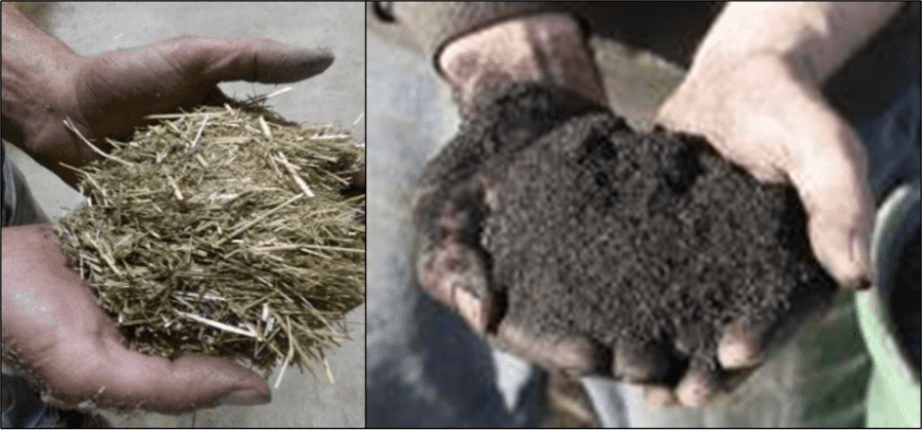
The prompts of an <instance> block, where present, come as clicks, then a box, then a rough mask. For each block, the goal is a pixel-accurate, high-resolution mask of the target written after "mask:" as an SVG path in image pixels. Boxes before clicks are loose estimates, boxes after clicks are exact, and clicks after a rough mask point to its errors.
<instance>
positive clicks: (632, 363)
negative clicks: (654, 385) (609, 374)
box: [612, 343, 673, 383]
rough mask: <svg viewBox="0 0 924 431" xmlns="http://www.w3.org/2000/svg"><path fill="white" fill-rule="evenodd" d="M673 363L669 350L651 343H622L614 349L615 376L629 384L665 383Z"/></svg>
mask: <svg viewBox="0 0 924 431" xmlns="http://www.w3.org/2000/svg"><path fill="white" fill-rule="evenodd" d="M672 363H673V357H672V355H671V353H670V351H669V350H668V349H666V348H664V347H662V346H659V345H655V344H651V343H647V344H638V343H622V344H620V345H618V346H617V347H615V348H614V349H613V370H612V371H613V376H614V377H616V378H617V379H624V380H626V381H629V382H634V383H644V382H664V381H665V380H666V379H667V378H668V375H669V374H670V371H671V365H672Z"/></svg>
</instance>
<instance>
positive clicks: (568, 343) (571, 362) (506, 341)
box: [488, 320, 610, 374]
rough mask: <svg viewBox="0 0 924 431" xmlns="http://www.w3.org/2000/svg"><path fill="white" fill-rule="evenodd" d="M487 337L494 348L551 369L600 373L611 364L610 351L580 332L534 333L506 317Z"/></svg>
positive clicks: (577, 372)
mask: <svg viewBox="0 0 924 431" xmlns="http://www.w3.org/2000/svg"><path fill="white" fill-rule="evenodd" d="M488 340H489V341H490V342H491V344H492V345H494V346H495V347H497V348H499V349H501V350H505V351H507V352H510V353H513V354H514V355H517V356H519V357H521V358H525V359H527V360H529V361H531V362H533V363H535V364H537V365H539V366H542V367H544V368H546V369H550V370H564V371H566V372H569V373H572V374H588V373H595V372H597V373H599V372H601V371H602V369H603V368H604V365H603V364H606V363H609V361H610V358H609V353H608V352H606V351H605V350H604V349H602V348H601V347H600V346H599V345H598V344H597V343H594V342H593V341H592V340H590V339H589V338H586V337H583V336H580V335H566V334H552V333H544V334H539V333H533V332H531V331H529V330H527V329H525V328H523V327H522V326H520V325H517V324H514V323H512V322H509V321H507V320H504V321H501V322H500V325H499V326H498V328H497V332H496V334H494V335H492V336H489V337H488Z"/></svg>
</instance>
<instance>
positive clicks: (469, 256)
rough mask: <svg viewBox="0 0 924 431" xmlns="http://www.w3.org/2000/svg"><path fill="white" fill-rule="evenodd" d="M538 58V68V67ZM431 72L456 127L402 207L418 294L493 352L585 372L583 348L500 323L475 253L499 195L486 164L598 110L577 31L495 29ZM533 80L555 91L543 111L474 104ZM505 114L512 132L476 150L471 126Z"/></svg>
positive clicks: (559, 24) (564, 22) (523, 25)
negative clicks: (458, 113)
mask: <svg viewBox="0 0 924 431" xmlns="http://www.w3.org/2000/svg"><path fill="white" fill-rule="evenodd" d="M539 52H542V53H543V54H542V55H541V57H542V58H544V59H545V60H546V61H548V63H545V64H543V62H542V61H539V58H538V57H540V55H539V54H538V53H539ZM438 64H439V65H440V68H441V70H442V73H443V75H444V77H445V78H446V80H447V81H448V83H449V85H450V86H451V87H452V88H453V90H454V93H455V95H456V98H457V100H458V102H459V103H460V105H461V110H462V113H463V116H465V117H466V119H465V124H464V125H463V126H462V128H461V130H460V131H459V133H458V135H457V136H456V138H455V139H453V141H452V142H450V143H449V144H447V145H446V146H445V147H444V149H443V150H442V151H441V152H440V154H439V155H437V157H436V158H434V159H433V160H432V161H431V162H430V163H429V165H428V166H427V169H426V171H425V173H424V174H423V176H422V178H421V180H420V182H419V186H418V188H417V190H416V194H415V197H414V202H413V204H412V207H413V211H414V222H415V225H416V227H417V232H418V235H417V245H416V246H415V249H416V250H415V253H416V265H417V276H418V280H419V282H420V285H421V287H422V288H423V289H424V290H426V291H427V292H429V293H430V294H431V295H433V296H434V297H435V298H436V299H437V300H439V301H441V302H442V303H443V304H445V305H447V306H449V307H450V308H452V309H454V310H456V311H457V312H458V313H459V314H460V315H461V316H462V317H463V318H464V319H465V320H466V321H467V322H468V323H469V325H470V326H471V327H472V328H473V329H474V330H475V331H476V332H477V333H478V334H481V335H484V336H485V337H486V338H487V340H488V341H489V342H490V343H492V344H494V345H495V346H497V347H499V348H501V349H503V350H507V351H510V352H512V353H514V354H517V355H518V356H520V357H522V358H524V359H527V360H530V361H532V362H534V363H538V364H541V365H544V366H546V367H548V368H553V369H567V370H573V371H575V372H583V371H587V370H589V369H593V368H595V367H596V366H597V365H598V364H597V361H596V360H597V359H598V358H597V355H596V349H595V347H594V344H593V343H591V342H590V340H588V339H585V338H583V337H576V336H571V335H565V334H535V333H530V332H528V331H526V330H524V328H523V327H522V325H518V324H517V323H516V322H512V321H511V320H510V319H503V317H504V316H503V315H502V310H500V308H502V307H501V306H500V305H499V304H497V301H496V299H497V298H495V295H494V293H492V290H491V286H490V280H489V275H488V274H487V272H486V269H487V268H486V262H487V256H486V254H485V252H484V250H482V249H481V247H480V245H479V242H480V239H479V235H480V223H481V221H482V220H483V219H484V217H486V216H487V211H488V210H489V205H490V203H491V202H490V201H491V199H492V198H491V196H492V194H493V193H494V191H496V189H497V187H499V186H500V184H497V183H496V181H495V180H493V179H492V178H491V174H490V165H491V163H494V162H502V161H503V159H504V158H505V157H509V156H510V155H511V154H512V153H513V152H516V151H518V150H519V149H522V148H524V147H526V146H528V145H529V144H530V143H531V140H532V139H535V138H536V137H538V136H541V135H542V134H543V133H544V132H545V131H547V130H549V129H550V128H552V127H554V126H555V125H556V124H558V123H559V122H560V121H563V120H564V119H565V118H567V117H568V116H570V115H575V114H577V113H579V112H583V111H586V110H588V109H602V106H603V104H604V103H605V100H606V96H605V94H604V92H603V85H602V83H601V82H600V78H599V72H598V71H597V69H596V65H595V64H594V62H593V60H592V56H591V55H590V52H589V51H588V49H587V46H586V44H585V43H584V41H583V36H582V35H581V32H580V30H579V28H578V26H577V24H576V23H575V22H574V20H573V19H571V18H569V17H567V16H563V15H541V16H534V17H531V18H528V19H522V20H516V21H509V22H505V23H501V24H497V25H494V26H492V27H488V28H486V29H484V30H481V31H478V32H475V33H472V34H469V35H466V36H465V37H463V38H460V39H458V40H455V41H453V42H452V43H450V44H449V45H448V46H446V48H445V49H444V50H443V51H442V54H441V55H440V57H439V59H438ZM544 68H547V69H544ZM536 81H542V82H546V83H553V84H555V85H557V86H559V88H560V89H561V90H563V91H562V92H561V93H559V94H556V95H550V99H549V101H548V104H547V106H548V107H549V110H550V112H515V111H516V110H515V109H514V110H513V111H512V112H508V113H505V112H504V109H502V108H501V107H498V106H495V105H492V104H491V103H483V102H491V101H490V100H487V101H486V100H483V99H485V97H486V96H485V95H486V94H489V93H490V91H491V90H492V89H497V88H501V87H504V86H505V85H507V86H509V85H511V84H512V83H524V82H525V83H529V82H536ZM487 106H491V107H490V108H486V107H487ZM508 114H509V115H510V116H517V118H518V120H511V118H512V117H505V120H507V123H508V124H516V125H515V126H513V127H510V128H509V130H502V129H500V128H499V129H498V130H496V133H495V134H494V135H493V138H494V139H493V140H491V141H490V142H483V141H479V138H478V137H477V136H478V131H477V130H475V128H477V127H479V126H476V125H477V124H480V125H482V126H484V125H489V124H492V122H497V123H500V121H499V119H500V117H502V116H504V115H508ZM491 118H494V120H492V119H491ZM492 161H493V162H492Z"/></svg>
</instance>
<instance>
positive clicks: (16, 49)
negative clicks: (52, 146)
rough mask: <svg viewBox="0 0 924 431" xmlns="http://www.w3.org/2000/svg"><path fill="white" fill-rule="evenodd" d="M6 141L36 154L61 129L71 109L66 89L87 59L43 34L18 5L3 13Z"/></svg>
mask: <svg viewBox="0 0 924 431" xmlns="http://www.w3.org/2000/svg"><path fill="white" fill-rule="evenodd" d="M2 9H3V10H2V16H3V21H2V28H3V30H2V42H3V50H2V97H0V116H2V122H3V125H2V127H3V129H2V130H3V137H4V138H5V139H7V140H9V141H10V142H11V143H13V144H16V145H17V146H20V147H22V148H23V149H24V150H25V151H27V152H28V153H29V154H30V155H32V154H34V153H36V152H38V151H40V149H37V148H35V147H34V145H33V144H34V143H35V142H38V141H41V136H42V135H44V134H46V133H49V130H48V129H49V128H51V127H58V126H60V125H61V120H63V119H64V116H65V115H67V114H66V113H65V112H64V107H65V106H69V104H68V103H67V100H66V96H65V95H67V94H69V93H72V91H69V89H68V88H66V84H65V83H67V82H71V83H72V82H74V80H73V79H70V78H69V77H72V76H73V75H74V73H75V71H76V69H77V67H78V64H79V62H80V60H81V59H82V57H80V56H79V55H77V54H76V53H74V52H73V51H72V50H71V49H70V48H68V47H67V46H66V45H64V43H62V42H61V41H59V40H57V39H55V38H54V37H52V36H50V35H48V34H46V33H44V32H42V31H41V30H40V29H39V28H38V27H36V26H35V25H34V24H33V23H32V22H30V21H29V20H28V19H26V18H25V17H24V16H23V15H22V14H21V13H19V11H17V10H16V9H15V8H14V7H13V6H11V5H7V4H3V8H2Z"/></svg>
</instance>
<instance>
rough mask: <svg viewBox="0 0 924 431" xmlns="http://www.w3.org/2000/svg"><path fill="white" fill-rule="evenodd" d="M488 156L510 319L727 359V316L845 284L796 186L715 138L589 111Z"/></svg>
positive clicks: (748, 314) (490, 250) (493, 255)
mask: <svg viewBox="0 0 924 431" xmlns="http://www.w3.org/2000/svg"><path fill="white" fill-rule="evenodd" d="M495 120H496V119H491V118H486V119H485V121H495ZM475 129H477V128H475ZM480 130H490V128H488V127H484V128H481V129H480ZM483 138H484V139H485V140H488V139H489V137H483ZM471 139H473V140H477V139H478V137H474V138H471ZM488 158H490V157H488ZM486 163H487V162H486ZM487 164H490V165H491V166H492V169H491V171H492V175H493V176H494V177H495V182H496V184H499V186H498V188H497V202H496V205H494V206H492V209H491V211H490V213H489V214H488V215H487V218H486V219H485V220H483V221H482V223H481V225H480V229H481V230H480V239H481V244H480V245H481V247H483V249H484V251H485V252H486V255H487V256H489V259H490V276H491V278H492V280H491V285H492V289H493V290H495V291H496V292H495V293H496V294H497V297H498V298H502V299H503V302H504V303H505V307H506V310H505V313H506V314H505V317H504V319H510V321H512V322H514V323H516V324H519V325H523V326H525V327H527V328H530V329H532V330H534V331H542V332H544V333H559V334H582V335H585V336H589V337H590V338H591V339H593V340H595V341H597V342H598V343H600V344H601V345H603V346H611V347H612V346H617V345H621V344H633V343H634V344H650V343H655V344H659V345H661V346H667V347H668V348H669V349H670V351H672V352H674V353H675V354H676V355H677V357H680V358H687V359H691V358H694V357H698V358H701V359H703V360H706V361H707V362H708V363H709V364H711V365H713V366H715V365H716V364H717V362H716V360H715V357H716V353H715V351H716V345H717V343H718V338H719V336H720V330H721V328H722V327H723V326H724V325H726V324H728V323H730V322H733V321H739V320H741V319H745V320H746V321H747V322H749V323H753V324H757V325H759V324H761V323H766V322H772V321H774V320H775V319H778V318H780V317H781V316H783V315H785V314H786V313H787V312H789V311H791V310H792V309H793V305H794V304H797V303H799V301H817V300H818V298H821V297H824V296H826V295H828V294H830V293H831V292H833V291H834V289H835V288H836V284H835V282H834V281H833V279H831V277H830V276H829V275H828V274H827V273H826V272H825V271H824V270H823V269H822V268H821V266H820V265H819V264H818V262H817V261H816V260H815V259H814V258H813V255H812V253H811V249H810V246H809V244H808V237H807V234H806V216H805V213H804V210H803V208H802V206H801V204H800V201H799V198H798V195H797V193H796V191H795V190H794V189H793V188H792V187H790V186H786V185H771V184H763V183H759V182H758V181H757V180H755V179H754V178H753V177H751V176H750V175H748V174H747V173H745V172H744V171H743V170H742V169H740V168H739V167H737V166H734V165H733V164H731V163H729V162H727V161H726V160H724V159H723V158H722V157H721V156H719V155H718V154H717V153H716V152H715V151H714V150H713V149H712V148H711V147H710V146H709V145H708V144H707V143H706V142H705V141H703V140H701V139H698V138H695V137H690V136H685V135H677V134H672V133H666V132H660V131H655V132H651V133H639V132H637V131H633V130H631V129H629V128H628V127H627V126H626V123H625V122H624V121H623V120H622V119H620V118H618V117H617V116H615V115H614V114H612V113H609V112H596V111H595V112H586V113H583V114H581V115H577V116H572V117H570V118H569V119H566V121H563V122H562V123H561V124H559V125H558V126H557V127H555V128H554V129H552V130H550V131H548V132H546V133H544V134H543V135H542V136H541V137H539V138H538V139H536V140H535V141H534V142H533V143H531V144H530V145H528V146H525V147H523V148H522V149H521V150H519V151H517V152H516V153H514V154H510V153H507V154H504V156H503V161H502V162H501V161H498V160H497V158H495V159H493V160H492V161H491V163H487Z"/></svg>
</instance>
